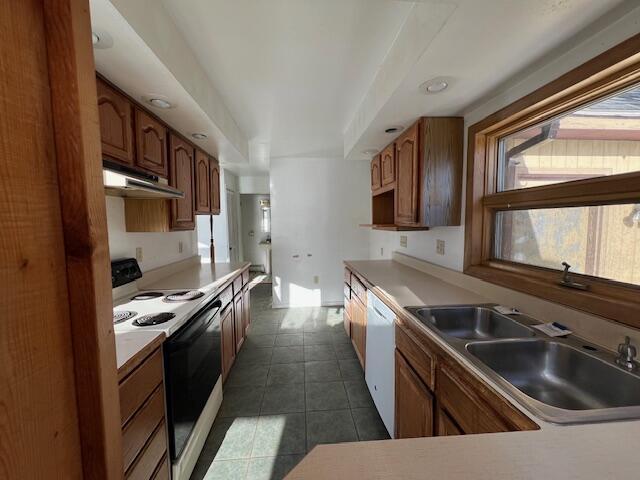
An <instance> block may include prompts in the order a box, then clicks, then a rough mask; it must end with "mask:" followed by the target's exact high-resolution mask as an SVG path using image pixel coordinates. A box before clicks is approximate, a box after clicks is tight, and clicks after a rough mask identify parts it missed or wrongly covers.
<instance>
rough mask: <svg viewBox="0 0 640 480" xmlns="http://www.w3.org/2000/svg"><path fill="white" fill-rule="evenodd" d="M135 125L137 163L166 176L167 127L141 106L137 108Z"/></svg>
mask: <svg viewBox="0 0 640 480" xmlns="http://www.w3.org/2000/svg"><path fill="white" fill-rule="evenodd" d="M135 127H136V158H135V164H136V165H137V166H138V167H140V168H142V169H144V170H146V171H148V172H151V173H155V174H156V175H159V176H161V177H164V178H166V177H167V175H168V172H169V167H168V162H167V127H165V126H164V125H163V124H162V123H160V122H159V121H158V120H156V119H155V118H153V117H152V116H151V115H149V114H148V113H147V112H145V111H144V110H142V109H140V108H136V124H135Z"/></svg>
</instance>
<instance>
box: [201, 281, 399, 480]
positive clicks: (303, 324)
mask: <svg viewBox="0 0 640 480" xmlns="http://www.w3.org/2000/svg"><path fill="white" fill-rule="evenodd" d="M251 317H252V326H251V329H250V332H249V335H248V337H247V340H246V341H245V345H244V346H243V348H242V350H241V352H240V354H239V356H238V358H237V359H236V363H235V365H234V366H233V368H232V370H231V373H230V375H229V379H228V380H227V382H226V384H225V386H224V400H223V402H222V407H221V409H220V413H219V414H218V418H217V419H216V421H215V423H214V425H213V428H212V429H211V432H210V433H209V437H208V438H207V442H206V444H205V446H204V449H203V451H202V454H201V455H200V458H199V459H198V463H197V464H196V467H195V469H194V471H193V474H192V476H191V478H192V480H201V479H205V480H214V479H225V480H235V479H239V480H243V479H252V480H253V479H265V480H276V479H281V478H283V477H284V476H285V475H286V474H287V473H288V472H289V471H290V470H291V469H292V468H293V467H294V466H295V465H296V464H297V463H298V462H299V461H300V460H301V459H302V458H303V457H304V455H305V454H306V453H307V452H309V451H310V450H311V449H312V448H313V447H314V446H315V445H317V444H320V443H338V442H354V441H360V440H379V439H385V438H389V437H388V434H387V431H386V430H385V427H384V425H383V423H382V421H381V420H380V417H379V416H378V412H377V411H376V409H375V407H374V405H373V400H372V399H371V395H370V394H369V391H368V390H367V386H366V384H365V381H364V374H363V372H362V369H361V367H360V363H359V362H358V360H357V358H356V354H355V351H354V350H353V347H352V346H351V343H350V341H349V338H348V337H347V335H346V334H345V331H344V327H343V325H342V309H341V308H320V307H318V308H289V309H272V308H271V285H269V284H261V285H258V286H256V287H254V288H253V289H252V290H251Z"/></svg>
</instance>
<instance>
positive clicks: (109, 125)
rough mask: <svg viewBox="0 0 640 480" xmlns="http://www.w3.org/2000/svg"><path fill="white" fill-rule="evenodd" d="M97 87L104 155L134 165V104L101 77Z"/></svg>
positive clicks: (130, 165)
mask: <svg viewBox="0 0 640 480" xmlns="http://www.w3.org/2000/svg"><path fill="white" fill-rule="evenodd" d="M96 87H97V92H98V115H99V118H100V140H101V145H102V156H103V157H106V158H108V159H109V160H112V161H115V162H117V163H121V164H123V165H126V166H129V167H133V166H134V147H133V105H132V104H131V102H130V101H129V99H127V97H125V96H124V95H122V94H121V93H120V92H118V91H116V90H115V89H114V88H112V87H110V86H109V85H107V84H106V83H105V82H103V81H102V80H100V79H98V81H97V84H96Z"/></svg>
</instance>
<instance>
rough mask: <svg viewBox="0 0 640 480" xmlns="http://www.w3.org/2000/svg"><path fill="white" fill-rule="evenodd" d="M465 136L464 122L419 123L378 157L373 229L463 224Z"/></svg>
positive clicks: (438, 119) (434, 120)
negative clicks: (461, 212)
mask: <svg viewBox="0 0 640 480" xmlns="http://www.w3.org/2000/svg"><path fill="white" fill-rule="evenodd" d="M463 132H464V125H463V119H462V118H460V117H424V118H420V119H419V120H418V121H417V122H416V123H414V124H413V125H412V126H411V127H409V128H408V129H407V130H406V131H405V132H404V133H402V135H400V136H399V137H398V138H397V139H396V140H395V142H394V143H392V144H391V145H389V146H388V147H386V148H385V149H384V150H383V151H382V152H381V154H380V156H379V157H376V159H378V158H379V163H378V164H377V165H378V166H379V179H380V183H379V187H378V188H377V189H376V188H374V185H373V184H374V178H375V179H377V178H378V177H377V176H375V177H374V165H376V163H375V162H376V159H374V160H373V161H372V164H371V178H372V190H373V192H372V193H373V197H372V208H371V211H372V226H373V228H377V229H381V230H426V229H429V228H432V227H444V226H452V225H460V220H461V218H460V207H461V198H460V197H461V195H462V143H463V135H464V133H463ZM376 185H377V184H376Z"/></svg>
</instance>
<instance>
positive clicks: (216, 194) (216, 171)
mask: <svg viewBox="0 0 640 480" xmlns="http://www.w3.org/2000/svg"><path fill="white" fill-rule="evenodd" d="M209 166H210V169H211V176H210V177H211V213H213V214H214V215H219V214H220V164H219V163H218V160H216V159H215V158H213V157H212V158H211V159H210V162H209Z"/></svg>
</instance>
